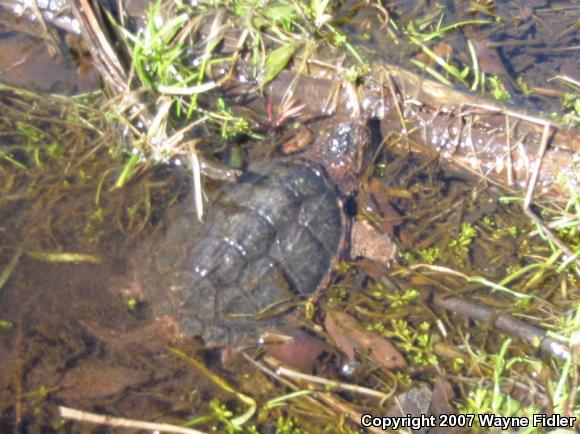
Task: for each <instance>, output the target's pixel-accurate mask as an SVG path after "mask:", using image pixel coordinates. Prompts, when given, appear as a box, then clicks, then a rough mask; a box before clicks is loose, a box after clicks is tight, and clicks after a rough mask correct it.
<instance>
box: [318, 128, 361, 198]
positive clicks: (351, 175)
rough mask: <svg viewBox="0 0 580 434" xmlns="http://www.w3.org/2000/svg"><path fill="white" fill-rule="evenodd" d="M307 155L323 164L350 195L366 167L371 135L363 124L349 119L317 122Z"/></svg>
mask: <svg viewBox="0 0 580 434" xmlns="http://www.w3.org/2000/svg"><path fill="white" fill-rule="evenodd" d="M320 127H321V128H320V129H319V131H318V132H316V133H315V137H316V138H315V140H314V143H313V145H312V148H311V149H310V150H309V152H308V157H309V158H310V159H311V160H312V161H314V162H316V163H318V164H320V165H321V166H323V167H324V168H325V169H326V172H327V173H328V176H329V177H330V178H331V179H332V180H333V181H334V182H335V183H336V185H337V186H338V187H339V189H340V190H341V191H342V192H343V193H345V194H347V195H350V194H352V193H353V192H354V191H355V190H356V188H357V179H358V177H359V175H361V174H362V172H363V170H364V168H365V167H364V166H365V164H364V163H365V155H366V154H367V152H366V151H367V148H368V147H369V145H370V142H371V134H370V132H369V129H368V127H367V126H366V125H365V124H362V123H360V122H356V121H350V120H346V121H345V120H341V121H336V120H333V121H328V122H323V123H322V125H320Z"/></svg>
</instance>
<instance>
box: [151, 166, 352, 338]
mask: <svg viewBox="0 0 580 434" xmlns="http://www.w3.org/2000/svg"><path fill="white" fill-rule="evenodd" d="M212 210H213V212H214V213H215V214H214V215H213V216H211V218H210V219H208V220H210V221H208V223H205V224H202V225H200V224H199V223H197V221H196V219H195V217H194V215H193V214H191V213H185V214H182V215H181V216H180V217H179V218H177V219H176V220H174V221H172V222H171V224H170V225H169V226H168V228H167V230H166V232H165V233H164V235H163V236H162V237H161V238H160V239H159V240H157V241H156V242H155V243H152V245H151V246H150V247H149V253H148V254H147V255H146V257H145V260H144V266H143V267H142V279H141V286H142V292H143V297H144V299H145V301H147V302H148V304H149V305H150V306H151V309H152V311H153V314H154V316H155V317H161V316H164V315H169V316H170V317H171V318H174V319H176V321H177V323H178V325H179V329H180V333H181V334H183V335H187V336H198V337H201V338H202V339H203V340H204V341H205V342H206V343H207V344H209V345H217V346H221V345H232V344H236V343H240V342H242V341H243V340H244V339H245V338H249V337H256V336H257V335H259V333H260V332H261V331H263V330H264V329H265V328H267V327H272V326H274V325H277V324H279V322H280V321H282V320H283V316H281V315H276V314H275V313H276V312H280V311H287V310H289V309H290V308H291V307H292V306H294V305H295V303H296V302H297V301H298V300H299V299H300V298H304V296H305V295H308V294H312V293H313V292H314V291H316V289H317V288H319V287H320V286H321V284H323V282H324V281H325V280H326V278H327V277H328V275H329V273H330V269H331V264H332V262H333V260H334V259H335V258H336V257H337V256H338V255H339V253H340V251H341V248H342V246H343V245H344V237H345V234H346V223H345V221H346V219H345V218H344V214H343V210H342V206H341V200H340V196H339V194H338V192H337V189H336V187H335V186H334V185H333V183H332V182H330V181H329V180H328V178H327V176H326V174H325V172H324V171H323V170H322V169H321V168H320V167H318V166H317V165H315V164H312V163H304V162H302V163H292V162H289V161H278V162H274V163H270V164H268V165H267V166H266V167H264V168H262V169H260V170H258V171H257V172H253V173H252V174H251V175H249V176H245V179H244V180H243V181H242V182H241V183H240V184H237V185H236V186H235V187H233V188H232V187H231V186H230V188H229V189H227V191H224V192H223V193H222V194H221V195H220V196H219V198H218V199H217V200H216V203H215V204H213V205H212Z"/></svg>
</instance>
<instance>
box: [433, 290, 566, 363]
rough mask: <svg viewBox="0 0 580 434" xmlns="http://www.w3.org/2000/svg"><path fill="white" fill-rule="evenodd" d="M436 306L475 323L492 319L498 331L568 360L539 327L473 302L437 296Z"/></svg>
mask: <svg viewBox="0 0 580 434" xmlns="http://www.w3.org/2000/svg"><path fill="white" fill-rule="evenodd" d="M434 303H435V305H436V306H439V307H441V308H443V309H445V310H449V311H452V312H455V313H458V314H459V315H463V316H466V317H468V318H471V319H474V320H477V321H483V322H485V321H489V320H490V319H494V318H495V319H494V321H493V325H494V326H495V327H497V328H498V329H499V330H501V331H503V332H505V333H508V334H510V335H512V336H517V337H519V338H522V339H524V340H526V341H528V342H529V343H530V344H532V345H533V346H534V347H539V348H540V350H542V351H543V352H545V353H548V354H550V355H552V356H555V357H558V358H560V359H569V358H570V351H569V350H568V348H567V346H566V345H564V344H563V343H562V342H560V341H558V340H556V339H554V338H551V337H549V336H548V335H547V334H546V332H545V331H544V330H542V329H540V328H539V327H536V326H533V325H530V324H528V323H526V322H524V321H521V320H519V319H516V318H514V317H512V316H510V315H499V316H496V315H497V312H496V310H495V309H494V308H492V307H489V306H485V305H483V304H481V303H478V302H475V301H473V300H468V299H465V298H459V297H444V296H437V297H435V299H434Z"/></svg>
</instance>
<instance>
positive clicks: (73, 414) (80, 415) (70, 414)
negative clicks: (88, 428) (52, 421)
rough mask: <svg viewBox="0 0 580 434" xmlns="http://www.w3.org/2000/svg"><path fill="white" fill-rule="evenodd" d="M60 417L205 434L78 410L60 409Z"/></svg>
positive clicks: (183, 433) (96, 422)
mask: <svg viewBox="0 0 580 434" xmlns="http://www.w3.org/2000/svg"><path fill="white" fill-rule="evenodd" d="M58 410H59V412H60V416H61V417H62V418H64V419H71V420H76V421H78V422H88V423H95V424H98V425H106V426H112V427H123V428H137V429H144V430H149V431H158V432H170V433H178V434H204V433H203V431H197V430H195V429H191V428H184V427H181V426H177V425H170V424H167V423H153V422H144V421H140V420H132V419H125V418H121V417H113V416H104V415H101V414H96V413H88V412H86V411H81V410H76V409H74V408H68V407H59V408H58Z"/></svg>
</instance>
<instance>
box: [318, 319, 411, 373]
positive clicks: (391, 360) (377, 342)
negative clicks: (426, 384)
mask: <svg viewBox="0 0 580 434" xmlns="http://www.w3.org/2000/svg"><path fill="white" fill-rule="evenodd" d="M324 327H325V329H326V331H327V332H328V334H329V335H330V336H331V337H332V339H333V341H334V342H335V343H336V345H337V346H338V348H339V349H340V350H342V351H343V352H344V354H345V355H346V356H347V357H348V359H349V360H350V361H354V360H355V354H356V352H357V351H358V352H361V351H370V357H371V359H372V360H374V361H375V362H377V363H378V364H380V365H382V366H384V367H385V368H387V369H393V368H404V367H405V366H407V362H406V361H405V358H404V357H403V356H402V354H401V353H400V352H399V351H398V350H397V349H396V348H395V347H394V345H393V344H391V343H390V342H389V341H388V340H387V339H385V338H382V337H380V336H377V335H375V334H373V333H372V332H369V331H368V330H366V329H365V328H364V327H363V326H361V325H360V324H359V322H358V321H357V320H356V318H354V317H352V316H350V315H348V314H346V313H344V312H338V311H333V310H330V311H328V312H327V313H326V319H325V321H324Z"/></svg>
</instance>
